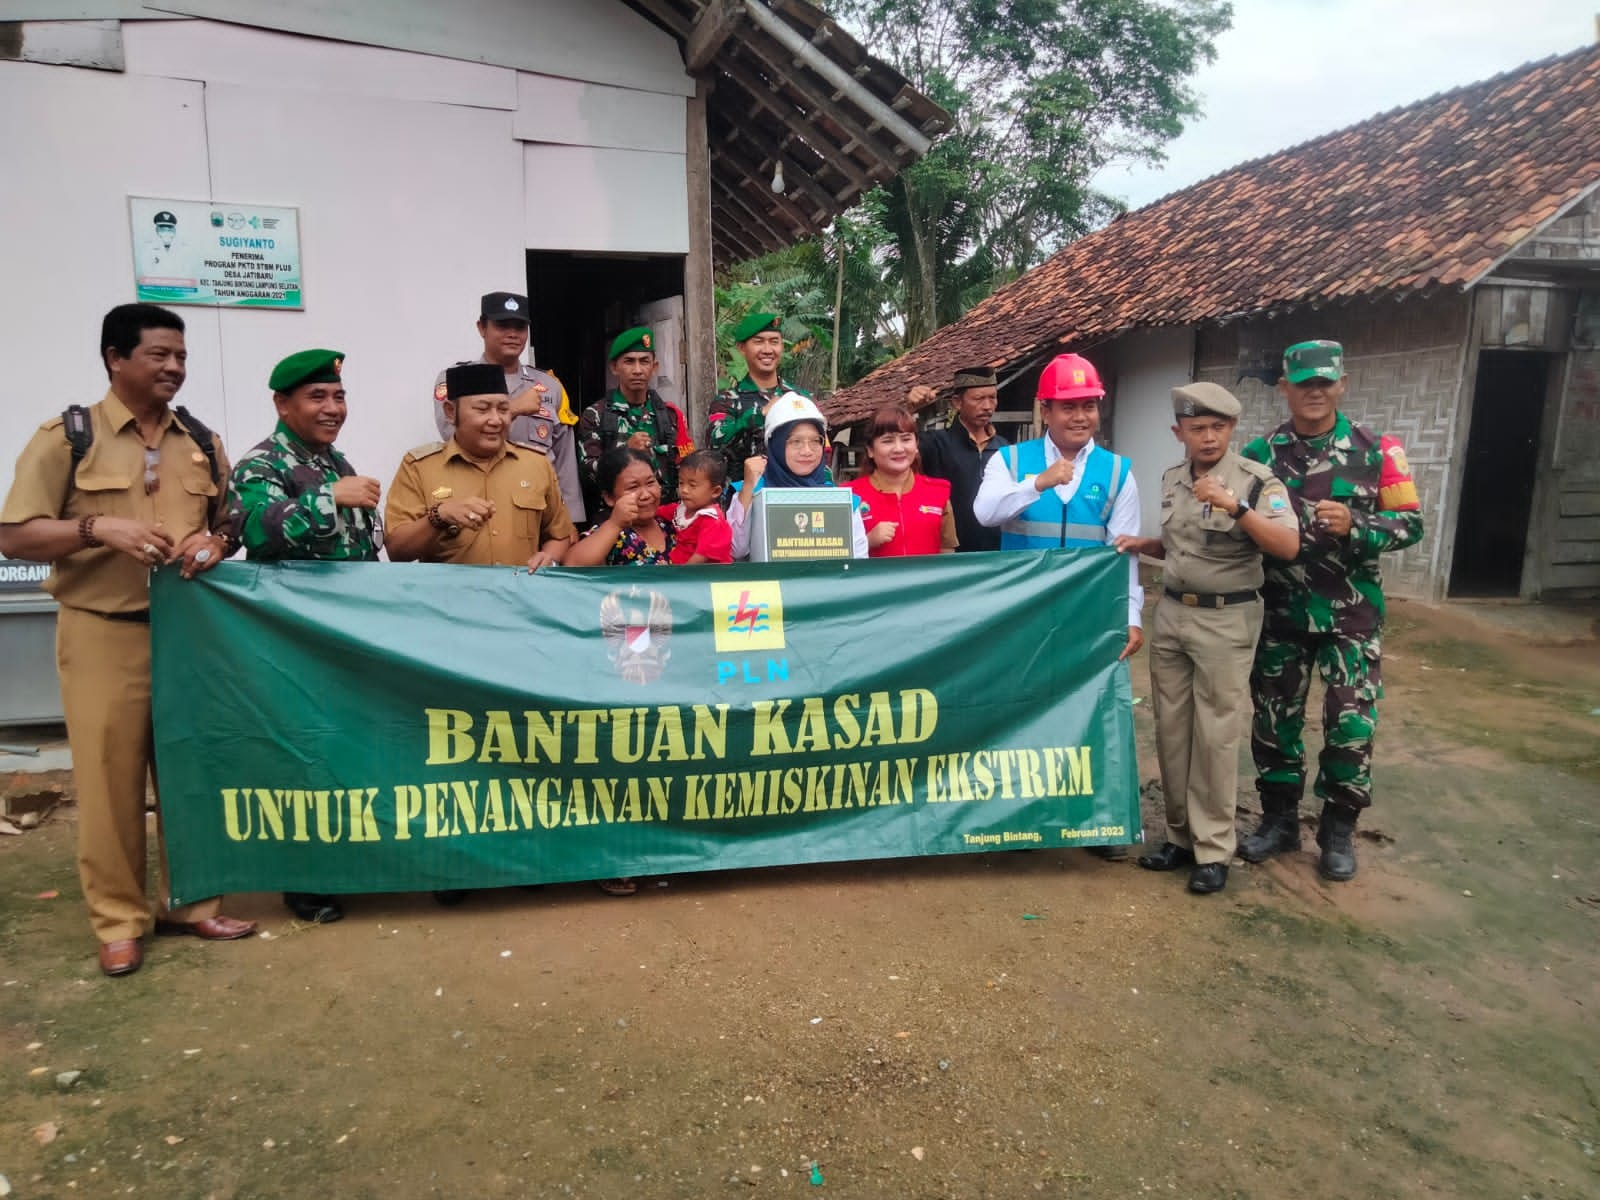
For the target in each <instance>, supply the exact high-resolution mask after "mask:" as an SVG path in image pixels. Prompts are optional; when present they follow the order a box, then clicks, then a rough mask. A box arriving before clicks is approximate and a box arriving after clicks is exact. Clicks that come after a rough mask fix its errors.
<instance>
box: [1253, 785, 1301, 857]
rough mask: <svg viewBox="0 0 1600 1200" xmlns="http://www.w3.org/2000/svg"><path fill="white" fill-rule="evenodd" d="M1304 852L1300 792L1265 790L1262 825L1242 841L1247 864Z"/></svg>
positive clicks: (1291, 789)
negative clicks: (1287, 851) (1299, 850)
mask: <svg viewBox="0 0 1600 1200" xmlns="http://www.w3.org/2000/svg"><path fill="white" fill-rule="evenodd" d="M1298 849H1300V789H1299V788H1279V787H1276V786H1274V787H1271V788H1267V787H1263V788H1262V789H1261V824H1260V825H1258V826H1256V831H1255V832H1254V833H1252V834H1251V835H1250V836H1249V837H1247V838H1244V839H1242V840H1241V841H1240V842H1239V857H1240V858H1242V859H1244V860H1245V862H1253V863H1260V862H1266V861H1267V859H1269V858H1271V857H1272V856H1273V855H1274V854H1282V853H1283V852H1284V851H1286V850H1298Z"/></svg>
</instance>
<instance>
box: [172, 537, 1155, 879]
mask: <svg viewBox="0 0 1600 1200" xmlns="http://www.w3.org/2000/svg"><path fill="white" fill-rule="evenodd" d="M1127 586H1128V569H1127V562H1126V560H1125V559H1123V558H1122V557H1120V556H1119V555H1117V554H1116V553H1115V552H1113V551H1111V550H1109V549H1107V550H1098V549H1096V550H1049V551H1030V552H1025V553H1024V552H1013V553H1006V554H973V555H965V554H963V555H945V556H941V557H937V558H915V559H899V560H894V561H884V562H831V563H804V564H794V563H786V564H766V565H754V564H735V565H733V566H731V567H715V566H706V567H674V568H671V569H666V570H654V569H644V568H610V569H594V570H582V571H579V570H546V571H540V572H538V573H537V574H535V575H529V574H528V573H527V572H526V571H513V570H512V569H510V568H505V569H500V568H488V567H452V566H429V565H417V564H407V565H392V564H386V563H286V564H278V565H256V564H249V563H223V564H221V565H220V566H218V567H217V568H216V569H215V570H212V571H210V572H207V573H206V574H205V575H202V576H200V577H199V578H198V579H196V580H193V581H183V580H180V579H178V578H177V576H176V572H173V571H161V572H159V573H158V574H157V575H156V577H155V580H154V582H153V584H152V588H151V601H152V618H153V621H152V624H153V628H152V637H153V641H154V662H155V666H154V705H155V730H156V759H157V764H158V768H159V772H160V779H161V798H162V810H163V814H164V815H163V825H164V828H165V835H166V843H167V854H168V860H169V864H170V870H171V878H172V889H173V896H172V899H173V901H174V902H175V903H184V902H187V901H189V900H193V899H197V898H202V897H206V896H212V895H218V894H221V893H226V892H239V891H279V890H282V891H306V892H354V893H361V892H389V891H418V890H427V889H440V888H474V887H496V886H501V885H507V884H521V883H542V882H556V881H563V880H575V879H602V878H608V877H611V876H619V875H660V874H670V873H673V872H679V871H705V870H719V869H726V868H740V867H757V866H772V865H778V864H784V863H801V862H835V861H844V860H853V859H873V858H894V857H900V856H906V855H923V854H959V853H969V852H973V851H986V850H1001V849H1017V848H1027V847H1049V846H1094V845H1105V844H1114V843H1124V842H1132V841H1136V840H1138V837H1139V832H1140V831H1139V800H1138V784H1137V772H1136V765H1135V761H1134V748H1133V715H1132V714H1133V709H1132V692H1131V688H1130V685H1129V681H1128V670H1127V666H1126V664H1124V663H1120V662H1118V661H1117V655H1118V653H1119V652H1120V651H1121V649H1122V647H1123V644H1124V642H1125V641H1126V639H1127V624H1126V622H1127V617H1126V612H1127Z"/></svg>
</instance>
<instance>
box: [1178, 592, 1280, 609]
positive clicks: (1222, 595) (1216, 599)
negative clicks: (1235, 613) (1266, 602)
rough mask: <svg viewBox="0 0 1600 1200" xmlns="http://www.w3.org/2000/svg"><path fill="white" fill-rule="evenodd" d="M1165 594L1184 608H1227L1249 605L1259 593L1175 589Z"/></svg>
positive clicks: (1258, 597) (1258, 596) (1257, 597)
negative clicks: (1236, 605) (1183, 590)
mask: <svg viewBox="0 0 1600 1200" xmlns="http://www.w3.org/2000/svg"><path fill="white" fill-rule="evenodd" d="M1166 592H1167V595H1169V596H1171V597H1172V598H1173V599H1174V600H1176V601H1177V602H1178V603H1179V604H1181V605H1183V606H1184V607H1185V608H1227V607H1228V605H1230V604H1249V603H1250V602H1251V601H1252V600H1257V599H1260V593H1259V592H1255V591H1249V592H1180V591H1178V590H1176V589H1175V588H1167V589H1166Z"/></svg>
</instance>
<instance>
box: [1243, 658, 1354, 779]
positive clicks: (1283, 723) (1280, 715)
mask: <svg viewBox="0 0 1600 1200" xmlns="http://www.w3.org/2000/svg"><path fill="white" fill-rule="evenodd" d="M1313 663H1314V664H1315V666H1316V669H1317V671H1318V672H1319V673H1320V674H1321V675H1322V682H1323V683H1324V684H1325V685H1326V692H1325V694H1324V696H1323V700H1322V737H1323V747H1322V754H1321V755H1320V756H1319V758H1318V762H1317V782H1316V794H1317V795H1318V796H1320V797H1322V799H1324V800H1326V801H1328V802H1330V803H1333V804H1338V805H1343V806H1344V807H1347V808H1355V809H1361V808H1366V807H1367V806H1368V805H1370V804H1371V803H1372V735H1373V734H1374V733H1375V732H1376V731H1377V727H1378V697H1379V696H1381V695H1382V694H1383V674H1382V659H1381V656H1380V647H1379V635H1378V634H1377V633H1376V632H1374V633H1371V634H1365V635H1359V636H1350V635H1348V634H1337V633H1288V634H1285V633H1280V632H1274V631H1273V630H1271V629H1263V630H1262V631H1261V641H1260V642H1259V643H1257V645H1256V660H1255V666H1254V667H1253V668H1252V669H1251V671H1250V698H1251V700H1252V702H1253V704H1254V707H1255V716H1254V719H1253V720H1252V722H1251V726H1250V752H1251V754H1252V755H1253V756H1254V757H1255V762H1256V786H1257V788H1259V789H1260V790H1261V791H1262V792H1263V793H1267V792H1272V791H1282V792H1288V791H1292V792H1293V793H1294V794H1295V795H1296V796H1299V795H1300V794H1301V793H1302V792H1303V791H1304V788H1305V780H1306V748H1305V743H1304V741H1302V740H1301V734H1302V733H1303V732H1304V730H1305V725H1306V696H1307V694H1308V693H1309V691H1310V689H1311V669H1312V665H1313Z"/></svg>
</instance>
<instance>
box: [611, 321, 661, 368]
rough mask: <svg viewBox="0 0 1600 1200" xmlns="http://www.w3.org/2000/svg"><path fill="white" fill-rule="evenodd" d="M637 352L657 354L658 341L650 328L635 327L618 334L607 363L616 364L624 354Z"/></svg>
mask: <svg viewBox="0 0 1600 1200" xmlns="http://www.w3.org/2000/svg"><path fill="white" fill-rule="evenodd" d="M635 350H643V351H644V352H645V353H646V354H654V353H655V352H656V339H655V337H654V335H653V334H651V332H650V326H648V325H635V326H634V327H633V328H632V329H624V330H623V331H622V332H621V333H619V334H617V336H616V337H615V338H613V339H612V342H611V353H609V354H607V355H606V361H607V362H616V361H617V359H619V358H621V357H622V356H623V355H624V354H631V353H632V352H633V351H635Z"/></svg>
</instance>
